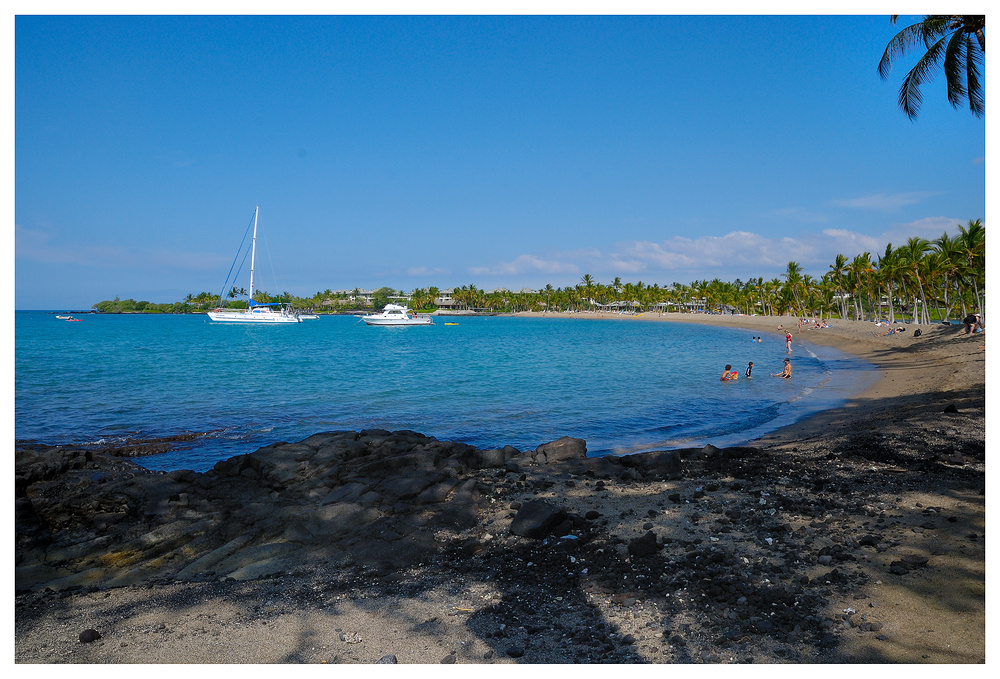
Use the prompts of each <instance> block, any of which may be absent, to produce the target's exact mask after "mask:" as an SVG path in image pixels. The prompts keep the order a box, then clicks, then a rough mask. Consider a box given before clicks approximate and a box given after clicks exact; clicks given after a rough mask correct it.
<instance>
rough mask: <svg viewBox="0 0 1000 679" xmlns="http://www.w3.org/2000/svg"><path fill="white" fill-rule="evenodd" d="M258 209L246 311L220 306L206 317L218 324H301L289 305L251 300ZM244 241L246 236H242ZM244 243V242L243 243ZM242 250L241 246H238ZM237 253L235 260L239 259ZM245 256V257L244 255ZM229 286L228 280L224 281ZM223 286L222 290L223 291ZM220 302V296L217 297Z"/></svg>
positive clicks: (252, 243) (254, 223) (251, 254)
mask: <svg viewBox="0 0 1000 679" xmlns="http://www.w3.org/2000/svg"><path fill="white" fill-rule="evenodd" d="M259 211H260V207H255V208H254V210H253V239H252V240H251V241H250V295H249V297H248V298H247V308H246V309H226V308H223V307H222V306H221V305H220V306H218V307H216V308H215V309H212V310H211V311H209V312H208V317H209V318H211V319H212V320H213V321H218V322H220V323H268V324H272V323H301V322H302V319H300V318H299V317H298V315H296V314H295V313H294V312H293V311H292V310H291V308H290V307H289V305H286V304H279V303H269V304H262V303H259V302H255V301H254V300H253V268H254V260H255V259H256V257H257V214H258V212H259ZM243 237H244V239H245V238H246V236H245V235H244V236H243ZM244 242H245V241H244ZM240 250H241V251H242V250H243V245H242V244H241V245H240ZM239 256H240V255H239V253H237V255H236V258H237V259H239ZM244 256H246V255H244ZM226 284H227V285H228V284H229V280H228V279H227V280H226ZM225 287H226V286H225V285H223V286H222V289H223V290H225ZM219 300H220V302H221V300H222V295H221V294H220V295H219Z"/></svg>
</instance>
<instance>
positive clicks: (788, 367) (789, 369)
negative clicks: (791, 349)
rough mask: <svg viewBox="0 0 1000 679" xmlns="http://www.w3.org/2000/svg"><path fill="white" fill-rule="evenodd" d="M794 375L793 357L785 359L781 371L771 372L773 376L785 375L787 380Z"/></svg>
mask: <svg viewBox="0 0 1000 679" xmlns="http://www.w3.org/2000/svg"><path fill="white" fill-rule="evenodd" d="M791 376H792V361H791V359H788V358H786V359H785V367H784V368H782V370H781V372H780V373H771V377H784V378H785V379H786V380H787V379H788V378H790V377H791Z"/></svg>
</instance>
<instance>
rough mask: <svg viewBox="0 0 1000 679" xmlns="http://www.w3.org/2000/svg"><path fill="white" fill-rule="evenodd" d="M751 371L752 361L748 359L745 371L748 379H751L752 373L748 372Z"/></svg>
mask: <svg viewBox="0 0 1000 679" xmlns="http://www.w3.org/2000/svg"><path fill="white" fill-rule="evenodd" d="M752 372H753V361H750V362H749V363H748V364H747V372H746V376H747V379H748V380H752V379H753V375H751V374H750V373H752Z"/></svg>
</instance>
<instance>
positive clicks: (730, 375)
mask: <svg viewBox="0 0 1000 679" xmlns="http://www.w3.org/2000/svg"><path fill="white" fill-rule="evenodd" d="M739 377H740V374H739V373H738V372H736V371H735V370H733V366H731V365H729V364H728V363H727V364H726V369H725V370H723V371H722V377H720V378H719V380H720V381H722V382H728V381H730V380H736V379H739Z"/></svg>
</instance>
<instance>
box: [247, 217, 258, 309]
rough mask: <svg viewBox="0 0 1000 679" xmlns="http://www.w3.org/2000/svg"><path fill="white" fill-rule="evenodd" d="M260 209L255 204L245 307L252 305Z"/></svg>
mask: <svg viewBox="0 0 1000 679" xmlns="http://www.w3.org/2000/svg"><path fill="white" fill-rule="evenodd" d="M259 210H260V206H259V205H258V206H256V207H254V209H253V240H252V241H250V303H249V304H248V305H247V308H248V309H249V308H250V307H252V306H253V264H254V259H255V258H256V257H257V212H258V211H259Z"/></svg>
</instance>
